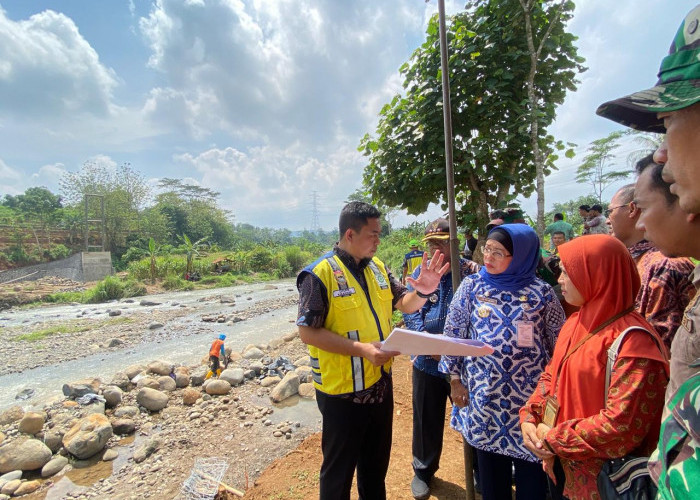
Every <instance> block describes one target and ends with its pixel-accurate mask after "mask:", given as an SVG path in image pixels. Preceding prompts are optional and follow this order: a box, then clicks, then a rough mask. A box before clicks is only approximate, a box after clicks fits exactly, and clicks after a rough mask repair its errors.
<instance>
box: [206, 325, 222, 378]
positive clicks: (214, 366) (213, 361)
mask: <svg viewBox="0 0 700 500" xmlns="http://www.w3.org/2000/svg"><path fill="white" fill-rule="evenodd" d="M225 339H226V335H224V334H223V333H220V334H219V338H218V339H215V340H214V342H212V344H211V348H210V349H209V366H210V369H209V372H208V373H207V376H206V377H205V380H206V379H208V378H209V377H212V376H213V375H214V373H216V376H217V377H218V376H219V375H221V366H220V363H219V360H220V359H226V350H225V349H224V340H225Z"/></svg>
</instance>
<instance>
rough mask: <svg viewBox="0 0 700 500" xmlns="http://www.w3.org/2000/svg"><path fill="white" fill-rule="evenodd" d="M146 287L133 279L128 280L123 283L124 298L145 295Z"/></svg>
mask: <svg viewBox="0 0 700 500" xmlns="http://www.w3.org/2000/svg"><path fill="white" fill-rule="evenodd" d="M146 292H147V290H146V287H145V286H144V285H142V284H141V283H139V282H138V281H135V280H129V281H127V282H126V283H124V298H128V297H141V296H143V295H146Z"/></svg>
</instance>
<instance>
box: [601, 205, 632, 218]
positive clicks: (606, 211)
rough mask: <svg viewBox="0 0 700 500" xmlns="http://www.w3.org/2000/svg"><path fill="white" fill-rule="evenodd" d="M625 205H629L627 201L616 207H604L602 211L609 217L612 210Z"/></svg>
mask: <svg viewBox="0 0 700 500" xmlns="http://www.w3.org/2000/svg"><path fill="white" fill-rule="evenodd" d="M626 206H629V203H625V204H624V205H618V206H616V207H611V208H606V209H605V212H603V213H604V214H605V216H606V217H610V214H611V213H613V211H615V210H617V209H618V208H622V207H626Z"/></svg>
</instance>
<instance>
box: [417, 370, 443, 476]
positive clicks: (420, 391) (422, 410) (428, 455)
mask: <svg viewBox="0 0 700 500" xmlns="http://www.w3.org/2000/svg"><path fill="white" fill-rule="evenodd" d="M449 396H450V384H449V382H447V379H446V378H445V377H436V376H434V375H430V374H428V373H425V372H424V371H421V370H419V369H418V368H415V367H414V368H413V470H414V472H415V474H416V476H418V477H419V478H421V479H422V480H423V481H426V482H428V481H430V479H431V478H432V477H433V476H434V475H435V472H437V470H438V469H439V468H440V455H441V454H442V441H443V434H444V427H445V404H446V403H447V398H448V397H449Z"/></svg>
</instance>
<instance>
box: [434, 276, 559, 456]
mask: <svg viewBox="0 0 700 500" xmlns="http://www.w3.org/2000/svg"><path fill="white" fill-rule="evenodd" d="M565 319H566V317H565V315H564V310H563V309H562V306H561V303H560V302H559V300H558V299H557V297H556V295H555V293H554V290H553V289H552V287H551V286H550V285H549V284H547V283H546V282H544V281H543V280H541V279H540V278H536V279H535V280H534V281H532V283H530V284H529V285H526V286H525V287H523V288H522V289H520V290H518V291H517V292H511V291H505V290H500V289H498V288H495V287H493V286H492V285H490V284H488V283H487V282H486V281H485V280H484V279H483V278H482V277H481V276H479V275H472V276H468V277H466V278H465V279H464V281H463V282H462V284H461V285H460V286H459V288H458V289H457V293H456V294H455V295H454V297H453V299H452V302H451V304H450V307H449V310H448V313H447V319H446V321H445V331H444V334H445V335H447V336H450V337H457V338H465V339H475V340H480V341H482V342H484V343H485V344H488V345H489V346H491V347H492V348H493V350H494V352H493V354H491V355H488V356H482V357H472V356H466V357H463V356H443V357H442V359H441V361H440V365H439V369H440V371H441V372H443V373H448V374H450V375H458V376H459V377H460V379H461V381H462V384H463V385H464V386H465V387H466V388H467V389H468V391H469V399H470V403H469V405H468V406H466V407H464V408H461V409H460V408H458V407H457V406H453V408H452V417H451V421H450V424H451V426H452V428H454V429H455V430H457V431H459V432H461V433H462V435H463V436H464V438H465V439H466V441H467V442H468V443H469V444H470V445H471V446H473V447H475V448H477V449H480V450H485V451H489V452H492V453H499V454H502V455H507V456H509V457H513V458H519V459H522V460H527V461H530V462H537V461H538V459H537V458H536V457H535V456H534V455H533V454H532V453H531V452H530V451H529V450H528V449H527V448H525V446H524V445H523V437H522V433H521V431H520V423H519V419H518V410H519V409H520V408H521V407H522V406H524V405H525V403H526V402H527V400H528V398H529V396H530V394H532V392H533V391H534V390H535V387H536V386H537V381H538V380H539V378H540V374H541V373H542V372H543V371H544V367H545V365H546V364H547V363H548V362H549V360H550V358H551V356H552V352H553V351H554V344H555V342H556V340H557V336H558V334H559V330H560V329H561V327H562V325H563V324H564V321H565ZM518 322H527V323H524V324H525V325H527V327H526V328H525V329H524V328H522V325H521V331H523V330H530V331H531V332H532V334H531V335H527V336H525V335H524V334H522V336H521V339H520V340H519V339H518Z"/></svg>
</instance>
